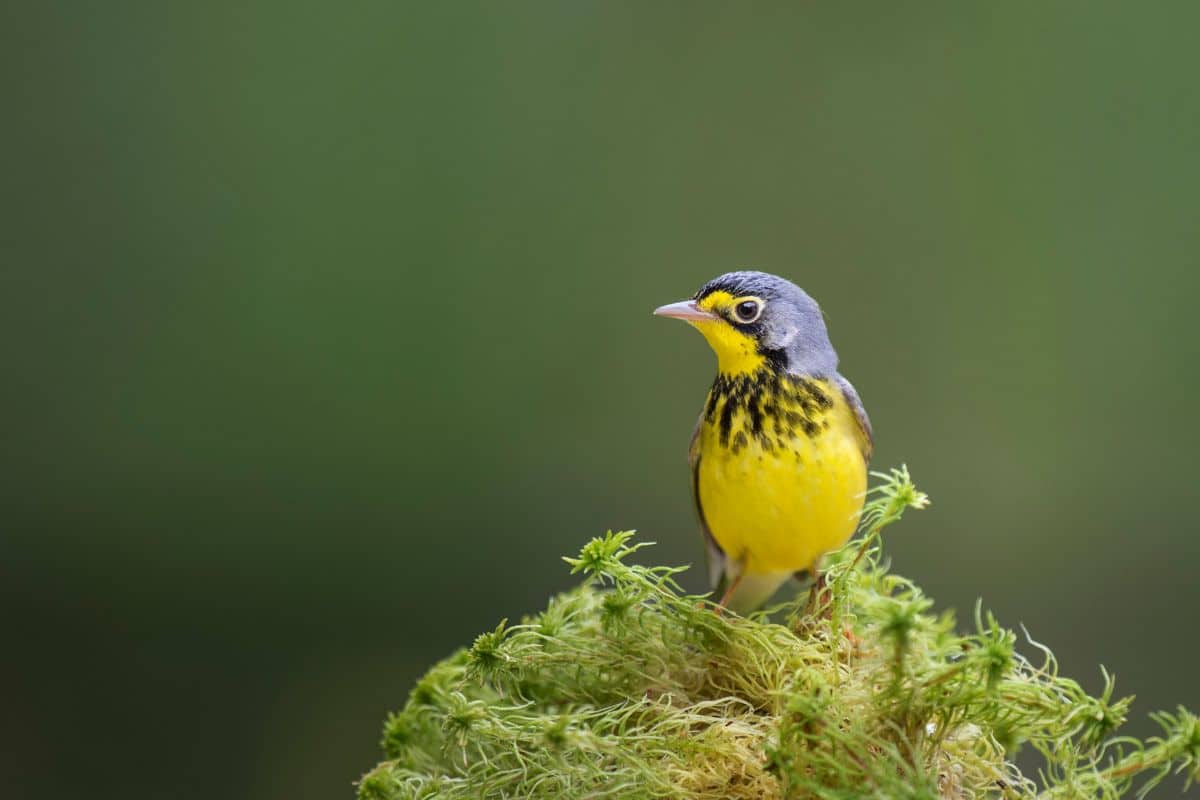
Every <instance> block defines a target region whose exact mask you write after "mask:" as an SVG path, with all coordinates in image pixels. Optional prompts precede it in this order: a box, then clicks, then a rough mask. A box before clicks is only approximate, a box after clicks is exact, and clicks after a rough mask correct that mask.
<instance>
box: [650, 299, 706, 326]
mask: <svg viewBox="0 0 1200 800" xmlns="http://www.w3.org/2000/svg"><path fill="white" fill-rule="evenodd" d="M654 315H655V316H656V317H671V318H672V319H681V320H684V321H685V322H711V321H712V320H715V319H719V317H718V316H717V315H716V314H714V313H712V312H711V311H705V310H704V309H703V308H701V307H700V306H698V305H696V301H695V300H684V301H682V302H679V303H671V304H670V305H665V306H661V307H659V308H656V309H654Z"/></svg>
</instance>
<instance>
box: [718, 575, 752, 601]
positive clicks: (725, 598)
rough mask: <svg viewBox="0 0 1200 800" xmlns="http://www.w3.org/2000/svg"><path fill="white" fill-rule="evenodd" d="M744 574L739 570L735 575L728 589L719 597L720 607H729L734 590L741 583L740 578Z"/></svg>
mask: <svg viewBox="0 0 1200 800" xmlns="http://www.w3.org/2000/svg"><path fill="white" fill-rule="evenodd" d="M745 574H746V571H745V570H744V569H743V570H740V571H739V572H738V574H737V577H736V578H734V579H733V580H732V581H730V583H729V588H728V589H726V590H725V594H723V595H721V603H720V605H721V606H725V607H727V606H728V605H729V600H730V598H732V597H733V592H734V590H735V589H737V587H738V584H739V583H741V582H742V576H743V575H745Z"/></svg>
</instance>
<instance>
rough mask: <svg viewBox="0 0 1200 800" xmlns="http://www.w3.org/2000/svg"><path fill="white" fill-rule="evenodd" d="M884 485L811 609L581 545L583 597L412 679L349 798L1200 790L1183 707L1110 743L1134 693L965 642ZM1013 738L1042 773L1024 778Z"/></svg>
mask: <svg viewBox="0 0 1200 800" xmlns="http://www.w3.org/2000/svg"><path fill="white" fill-rule="evenodd" d="M880 477H882V478H883V479H884V481H885V482H884V483H883V484H882V485H881V486H879V487H877V488H876V489H874V490H873V494H872V497H871V498H870V502H869V503H868V504H867V508H866V510H865V512H864V515H863V527H864V530H865V535H864V536H863V537H862V538H861V539H859V540H857V541H855V542H852V543H851V544H849V545H847V547H846V548H844V549H843V550H842V551H840V552H838V553H835V554H832V555H831V556H830V558H829V559H828V567H827V572H826V576H827V579H828V583H827V587H826V588H825V589H824V590H823V591H822V592H821V596H820V597H819V598H813V602H812V604H811V605H809V607H808V608H805V600H806V598H804V597H802V598H799V599H797V601H795V602H793V603H789V604H785V605H783V606H780V607H778V608H776V609H773V610H772V612H771V613H770V614H769V615H768V614H766V613H763V614H757V615H754V616H753V617H751V618H741V617H734V616H729V615H726V614H722V613H717V612H716V611H715V610H714V607H713V605H712V604H711V602H710V601H709V600H708V599H707V598H705V597H701V596H688V595H685V594H684V593H683V592H682V591H681V590H680V588H679V586H678V585H677V584H676V583H675V581H674V576H675V575H676V574H677V573H678V572H680V571H681V568H667V567H645V566H638V565H635V564H627V563H625V559H626V558H627V557H628V556H629V555H630V554H632V553H633V552H635V551H636V550H638V549H639V548H640V547H642V546H644V545H642V544H633V543H631V539H632V534H631V533H615V534H614V533H610V534H608V535H607V536H605V537H603V538H599V539H593V540H592V541H591V542H589V543H588V544H587V545H586V546H585V547H584V548H583V550H582V552H581V553H580V554H579V557H578V558H572V559H566V560H567V562H568V563H569V564H570V565H571V567H572V571H573V572H581V573H584V574H585V575H586V576H587V580H586V581H585V582H584V583H583V585H581V586H579V587H578V588H577V589H575V590H573V591H570V592H567V593H565V594H562V595H559V596H558V597H555V598H554V599H553V600H551V602H550V604H549V606H548V607H547V608H546V610H545V611H543V612H541V613H540V614H537V615H535V616H531V617H528V618H526V619H524V620H522V622H521V624H519V625H513V626H507V625H506V623H503V622H502V623H501V624H500V625H499V626H498V627H497V628H496V629H495V630H494V631H491V632H490V633H485V634H483V635H481V636H480V637H479V638H478V639H476V641H475V643H474V645H473V646H472V647H470V648H469V649H466V650H460V651H459V652H457V653H455V654H454V655H452V656H451V657H450V658H448V659H446V660H445V661H443V662H442V663H440V664H438V665H436V666H435V667H434V668H433V669H431V670H430V671H429V673H428V674H426V675H425V677H424V678H422V679H421V681H420V682H419V683H418V684H417V686H416V687H415V688H414V689H413V691H412V694H411V696H410V697H409V699H408V702H407V703H406V705H405V706H404V708H403V710H401V711H399V712H398V713H395V714H392V715H391V716H390V717H388V720H387V722H386V724H385V727H384V736H383V750H384V754H385V756H386V758H387V760H386V761H384V762H382V763H381V764H379V765H378V766H377V767H375V769H373V770H372V771H371V772H369V773H367V774H366V775H365V776H364V777H363V778H362V780H361V781H360V783H359V790H358V791H359V798H360V800H398V799H399V798H434V797H437V798H468V797H469V798H481V797H485V798H491V797H495V798H541V797H545V798H585V797H586V798H637V797H671V798H690V799H697V800H698V799H700V798H713V800H717V799H718V798H721V799H722V800H724V799H725V798H808V797H820V798H852V797H854V798H857V797H874V798H973V797H1005V798H1008V797H1047V798H1050V797H1064V798H1066V797H1089V798H1090V797H1101V798H1109V797H1119V796H1121V795H1122V794H1124V793H1125V792H1127V791H1129V790H1130V789H1133V788H1135V784H1136V788H1137V789H1138V790H1139V795H1140V794H1143V793H1144V792H1146V791H1148V790H1149V789H1150V788H1151V787H1153V786H1154V785H1155V784H1157V783H1158V782H1159V781H1161V780H1162V779H1163V778H1164V777H1166V776H1167V775H1168V774H1170V773H1171V772H1172V771H1177V772H1185V773H1187V774H1188V782H1189V784H1190V782H1191V781H1192V780H1194V779H1196V778H1198V777H1200V721H1198V720H1197V718H1196V716H1195V715H1193V714H1191V713H1190V712H1188V711H1186V710H1184V709H1183V708H1180V709H1179V710H1178V711H1177V712H1176V713H1174V714H1165V713H1164V714H1158V715H1155V717H1154V718H1155V719H1156V721H1157V722H1158V723H1159V724H1160V725H1161V726H1162V729H1163V733H1162V736H1160V737H1155V738H1152V739H1150V740H1149V741H1145V742H1142V741H1138V740H1134V739H1130V738H1126V737H1118V736H1116V735H1115V731H1116V730H1117V728H1118V727H1119V726H1120V725H1121V724H1122V722H1123V721H1124V720H1125V715H1126V711H1127V709H1128V707H1129V702H1130V701H1129V699H1128V698H1126V699H1119V700H1114V699H1113V695H1112V692H1113V681H1112V679H1111V678H1110V677H1109V676H1108V675H1107V674H1106V675H1105V680H1106V686H1105V690H1104V691H1103V693H1102V694H1101V695H1100V696H1099V697H1091V696H1089V695H1087V694H1086V693H1085V692H1084V691H1083V690H1082V689H1081V688H1080V687H1079V685H1078V684H1077V683H1076V682H1074V681H1072V680H1070V679H1068V678H1064V677H1061V676H1059V675H1058V671H1057V666H1056V663H1055V660H1054V656H1053V655H1052V654H1051V653H1050V651H1049V650H1048V649H1046V648H1045V647H1043V646H1041V645H1039V644H1037V643H1036V642H1033V641H1032V640H1028V639H1027V637H1026V639H1027V642H1028V645H1029V647H1030V649H1031V650H1032V651H1033V652H1034V653H1035V656H1034V658H1032V659H1029V658H1026V657H1024V656H1022V655H1020V654H1019V653H1017V652H1016V649H1015V646H1016V643H1017V637H1016V635H1015V634H1014V633H1013V632H1012V631H1009V630H1006V629H1004V628H1002V627H1001V626H1000V625H999V624H998V623H997V621H996V620H995V619H994V618H993V617H992V616H991V615H990V614H983V613H982V612H981V611H980V610H978V609H977V610H976V612H975V615H974V624H973V626H972V627H973V631H972V632H970V633H967V634H960V633H957V632H956V623H955V620H954V617H953V616H952V615H951V614H949V613H943V614H940V615H934V614H932V613H931V611H930V609H931V608H932V605H933V604H932V601H930V600H929V599H928V598H927V597H925V596H924V595H923V594H922V593H921V590H920V589H919V588H918V587H917V586H916V585H914V584H913V583H912V582H911V581H909V580H907V579H905V578H902V577H900V576H898V575H893V574H890V573H889V572H888V570H887V568H886V565H885V564H884V563H883V561H882V559H881V555H880V545H879V542H880V537H879V534H880V531H882V530H883V528H884V527H886V526H887V525H889V524H891V523H892V522H894V521H896V520H898V519H899V518H900V516H901V515H902V514H903V513H904V511H905V510H906V509H908V508H921V507H923V506H924V504H925V503H926V502H927V501H926V498H925V496H924V495H923V494H921V493H920V492H918V491H917V490H916V488H915V487H914V486H913V484H912V482H911V480H910V479H909V476H908V472H907V471H906V470H903V469H901V470H896V471H893V472H892V473H891V474H889V475H882V476H880ZM814 608H815V612H814ZM772 618H774V619H779V620H781V622H779V623H775V622H772V621H771V619H772ZM1021 746H1026V747H1030V748H1033V749H1034V750H1036V751H1037V753H1039V754H1040V755H1041V757H1042V759H1043V761H1044V765H1043V767H1042V769H1041V770H1040V771H1039V772H1040V776H1039V778H1040V779H1039V781H1038V782H1036V783H1035V782H1034V781H1033V780H1032V779H1030V778H1029V777H1027V776H1025V775H1023V774H1022V773H1021V772H1020V771H1019V770H1018V768H1017V766H1016V765H1015V764H1014V762H1013V755H1014V753H1015V752H1016V750H1017V749H1018V748H1019V747H1021Z"/></svg>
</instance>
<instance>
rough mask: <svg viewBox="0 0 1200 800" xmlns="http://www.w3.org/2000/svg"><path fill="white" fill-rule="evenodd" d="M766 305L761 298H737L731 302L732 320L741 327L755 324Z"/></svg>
mask: <svg viewBox="0 0 1200 800" xmlns="http://www.w3.org/2000/svg"><path fill="white" fill-rule="evenodd" d="M764 306H766V303H764V302H763V300H762V298H761V297H739V298H738V299H737V300H735V301H733V318H734V319H736V320H737V321H738V322H740V323H742V324H743V325H749V324H750V323H752V322H757V321H758V318H759V317H761V316H762V312H763V307H764Z"/></svg>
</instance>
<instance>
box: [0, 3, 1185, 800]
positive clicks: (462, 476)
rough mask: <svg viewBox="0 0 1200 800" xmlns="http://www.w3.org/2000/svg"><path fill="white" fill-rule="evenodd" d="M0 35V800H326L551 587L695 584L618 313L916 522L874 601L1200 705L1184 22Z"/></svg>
mask: <svg viewBox="0 0 1200 800" xmlns="http://www.w3.org/2000/svg"><path fill="white" fill-rule="evenodd" d="M0 19H2V22H0V29H3V30H4V39H5V40H6V42H5V45H4V47H3V48H2V49H0V61H2V63H3V69H2V73H0V74H2V75H3V80H4V82H5V84H6V87H7V88H6V89H5V92H4V100H3V124H2V125H0V136H2V137H3V147H2V148H0V164H2V165H3V175H4V181H3V187H4V188H3V204H4V208H3V222H2V223H0V229H2V230H3V235H2V237H0V247H2V248H3V250H2V252H3V258H2V264H0V269H2V276H0V280H2V283H0V333H2V336H0V355H2V358H3V360H2V363H3V368H4V380H3V389H2V391H0V403H2V404H3V408H2V414H0V425H2V426H3V427H2V442H0V472H2V474H0V501H2V506H0V508H2V517H0V592H2V593H3V603H2V606H0V623H2V624H3V643H4V644H3V656H2V657H0V681H2V683H3V686H4V692H3V694H4V701H3V711H2V713H0V794H2V795H3V796H5V797H12V798H17V797H46V798H66V797H81V796H87V797H90V798H97V799H99V798H130V797H168V796H169V797H173V798H180V799H181V800H187V799H188V798H210V797H222V798H227V799H228V800H240V799H241V798H263V799H264V800H272V799H273V798H298V797H313V798H333V797H350V796H351V793H352V786H351V782H352V781H353V780H354V779H355V778H356V777H357V776H358V775H359V774H361V773H362V772H363V771H364V770H365V769H367V768H368V767H369V766H371V765H372V764H373V763H374V761H375V760H376V758H377V755H378V751H377V746H376V745H377V740H378V732H379V726H380V723H381V721H382V719H383V717H384V715H385V714H386V712H387V711H388V710H389V709H393V708H396V707H398V706H399V705H400V704H401V703H402V702H403V699H404V697H405V694H406V692H407V690H408V689H409V687H410V684H411V683H412V681H413V680H414V678H415V677H416V676H418V675H419V674H420V672H421V671H422V669H423V668H424V667H426V666H427V665H429V664H430V663H431V662H432V661H433V660H435V659H437V658H439V657H441V656H442V655H444V654H446V653H447V652H449V651H450V650H451V649H452V648H454V647H455V646H457V645H460V644H465V643H467V642H469V641H470V640H471V638H472V637H473V636H474V635H475V634H476V633H478V632H479V631H482V630H484V629H489V628H491V627H492V626H493V625H494V624H495V622H496V621H497V620H498V619H499V618H500V617H505V616H507V617H510V618H516V617H519V616H520V615H521V614H522V613H523V612H527V611H531V610H535V609H537V608H539V607H541V606H542V605H543V604H544V602H545V600H546V598H547V596H548V595H549V594H551V593H552V592H555V591H557V590H560V589H562V588H564V587H566V586H568V585H570V583H571V579H570V577H569V576H568V575H567V574H566V570H565V568H564V565H563V564H562V563H561V561H560V560H559V557H560V556H561V555H563V554H568V553H573V552H575V551H576V550H577V548H578V547H579V546H580V545H581V544H582V543H583V541H585V539H586V538H587V537H589V536H592V535H595V534H597V533H600V532H603V531H604V530H605V529H607V528H637V529H639V530H640V531H641V532H642V533H643V535H644V536H645V537H647V538H649V539H653V540H656V541H657V542H659V544H658V546H657V547H656V548H654V549H653V550H652V551H651V552H650V553H648V554H647V558H648V559H653V560H654V561H657V562H660V563H686V562H700V561H701V560H702V548H701V544H700V539H699V537H698V534H697V532H696V529H695V526H694V523H693V517H692V510H691V507H690V501H689V497H688V489H687V478H686V467H685V461H684V451H685V447H686V443H687V439H688V436H689V434H690V432H691V429H692V424H693V420H694V418H695V414H696V413H697V411H698V409H699V407H700V404H701V402H702V399H703V395H704V392H705V390H706V388H707V385H708V383H709V381H710V380H711V374H712V371H713V358H712V356H711V354H710V353H709V352H708V350H707V348H706V347H705V345H704V343H703V341H702V339H701V338H700V337H699V336H697V335H696V334H695V333H694V332H692V331H690V330H688V329H687V328H686V326H683V325H679V324H677V323H669V322H666V321H663V320H660V319H655V318H652V317H651V316H650V313H649V312H650V310H651V309H652V308H653V307H655V306H657V305H659V304H660V303H664V302H667V301H672V300H676V299H680V298H682V297H685V296H687V295H690V294H691V293H692V292H693V291H694V290H695V288H696V287H697V286H698V285H699V284H700V283H701V282H703V281H704V280H706V279H708V278H710V277H712V276H714V275H716V274H718V273H720V272H723V271H726V270H728V269H731V268H733V267H735V266H739V265H742V266H755V267H760V268H763V269H767V270H770V271H774V272H778V273H781V274H783V275H786V276H788V277H791V278H793V279H794V280H796V281H797V282H798V283H800V284H801V285H803V286H804V287H806V288H807V289H808V290H809V291H810V292H811V293H812V294H813V295H814V296H816V297H817V298H818V299H819V300H820V301H821V303H822V304H823V306H824V308H825V310H826V312H827V314H828V317H829V322H830V326H831V330H832V335H833V339H834V342H835V344H836V345H837V346H838V348H839V350H840V353H841V356H842V363H843V367H844V371H845V373H846V374H847V375H848V376H849V377H850V378H851V379H852V380H854V381H855V383H856V384H857V386H858V388H859V389H860V391H861V393H862V395H863V397H864V398H865V400H866V403H867V406H868V408H869V409H870V412H871V415H872V417H873V419H874V423H875V428H876V431H877V435H878V449H877V458H876V461H875V464H876V466H877V467H879V468H884V467H888V466H891V465H897V464H900V463H902V462H906V463H907V464H908V465H909V467H910V468H911V469H912V471H913V474H914V476H915V477H916V479H917V481H918V484H919V485H920V486H921V487H922V488H924V489H925V490H927V491H928V492H929V493H930V494H931V495H932V496H933V498H934V504H933V506H932V507H931V509H930V510H928V511H926V512H924V513H922V514H920V515H914V516H912V517H910V518H909V519H907V520H906V521H905V522H904V523H903V524H902V525H900V526H898V527H896V528H894V529H893V532H892V534H891V536H890V539H889V545H888V546H889V552H890V555H891V558H892V559H893V562H894V565H895V567H896V568H897V569H898V570H899V571H901V572H903V573H905V574H907V575H910V576H912V577H914V578H916V579H917V580H918V581H919V582H921V583H922V584H923V585H924V586H925V587H926V588H927V589H928V591H929V592H930V593H931V594H932V595H933V596H934V597H935V598H937V600H938V601H939V604H940V605H941V606H951V607H956V608H958V609H959V610H960V612H961V613H962V615H963V616H964V617H969V614H970V611H971V609H972V607H973V605H974V603H975V601H976V598H978V597H982V598H983V599H984V601H985V603H986V604H987V605H988V606H989V607H991V608H993V609H995V610H996V612H997V613H998V614H999V616H1000V617H1001V619H1002V620H1003V621H1005V622H1006V623H1008V624H1013V625H1015V624H1017V623H1024V624H1025V625H1026V626H1028V628H1029V630H1030V631H1031V633H1032V634H1033V635H1034V636H1035V638H1037V639H1039V640H1041V641H1043V642H1046V643H1049V644H1051V645H1052V646H1054V648H1055V649H1056V650H1057V652H1058V654H1059V656H1060V658H1061V661H1062V664H1063V667H1064V670H1065V671H1067V672H1068V673H1069V674H1074V675H1076V676H1078V677H1079V678H1080V679H1081V680H1082V681H1083V683H1084V684H1085V685H1086V686H1089V687H1090V688H1093V689H1095V688H1097V687H1098V686H1099V684H1100V673H1099V665H1100V664H1102V663H1103V664H1104V665H1106V666H1107V667H1108V668H1109V669H1110V670H1112V671H1114V672H1115V673H1116V674H1117V676H1118V688H1119V690H1121V691H1123V692H1126V693H1136V694H1137V695H1138V702H1137V704H1136V706H1135V711H1136V713H1135V715H1134V722H1133V723H1132V724H1131V725H1130V731H1131V732H1133V733H1141V734H1145V733H1149V732H1151V730H1152V726H1150V725H1149V724H1148V723H1147V722H1146V720H1145V719H1144V714H1145V712H1148V711H1150V710H1152V709H1154V708H1157V707H1173V706H1174V705H1175V704H1176V703H1180V702H1182V703H1186V704H1188V705H1190V706H1191V707H1192V708H1196V707H1197V706H1200V689H1198V688H1197V682H1196V671H1197V666H1196V664H1197V659H1198V658H1200V643H1198V641H1197V637H1196V612H1197V610H1198V609H1200V587H1198V586H1197V579H1196V576H1197V572H1198V570H1200V535H1198V533H1200V525H1198V524H1197V520H1196V491H1195V483H1194V482H1195V470H1194V467H1193V464H1194V460H1195V452H1196V449H1197V445H1198V444H1200V437H1198V434H1197V426H1196V424H1195V421H1194V413H1195V398H1196V392H1197V390H1198V389H1200V335H1198V334H1197V330H1196V321H1195V313H1194V309H1195V306H1196V297H1197V293H1198V291H1200V274H1198V271H1197V268H1198V267H1200V263H1198V262H1200V257H1198V253H1200V225H1198V224H1197V223H1198V220H1197V209H1198V207H1200V203H1198V201H1200V190H1198V187H1200V147H1198V146H1197V143H1198V141H1200V139H1198V133H1200V97H1198V96H1197V92H1198V88H1197V87H1198V86H1200V83H1198V82H1197V75H1198V74H1200V55H1198V51H1197V49H1196V43H1195V30H1196V29H1197V25H1198V24H1200V6H1198V5H1196V4H1194V3H1188V2H1175V3H1172V2H1163V3H1155V4H1144V5H1136V4H1128V3H1121V2H1109V3H1106V2H1093V3H1072V2H1064V3H1054V4H1045V3H1034V2H1030V3H1006V4H983V3H957V2H944V3H924V4H918V5H913V4H904V5H903V7H902V6H901V5H898V4H892V3H861V4H774V3H769V4H759V5H755V6H743V5H736V4H724V3H690V2H689V3H653V4H641V3H595V2H571V3H503V4H501V3H479V4H476V3H466V2H456V3H445V4H438V3H425V4H408V3H395V2H364V3H354V4H344V5H341V6H335V5H332V4H326V3H312V2H299V3H289V4H282V3H280V4H266V3H244V2H237V3H225V2H212V3H203V4H201V3H177V2H162V1H161V0H156V1H155V2H144V3H135V2H122V3H115V4H84V3H66V2H49V1H48V0H40V1H39V2H36V3H35V2H18V3H14V4H6V5H5V8H4V10H3V11H2V12H0ZM701 571H702V570H699V569H697V570H694V571H693V572H692V573H690V574H689V576H688V581H687V584H688V586H689V587H690V588H693V589H697V590H699V589H700V588H701V585H702V578H701V575H700V572H701Z"/></svg>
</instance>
